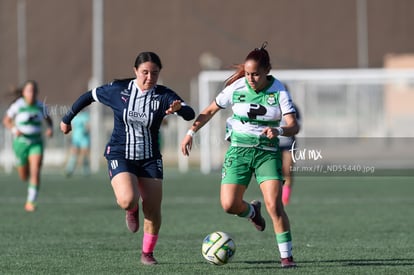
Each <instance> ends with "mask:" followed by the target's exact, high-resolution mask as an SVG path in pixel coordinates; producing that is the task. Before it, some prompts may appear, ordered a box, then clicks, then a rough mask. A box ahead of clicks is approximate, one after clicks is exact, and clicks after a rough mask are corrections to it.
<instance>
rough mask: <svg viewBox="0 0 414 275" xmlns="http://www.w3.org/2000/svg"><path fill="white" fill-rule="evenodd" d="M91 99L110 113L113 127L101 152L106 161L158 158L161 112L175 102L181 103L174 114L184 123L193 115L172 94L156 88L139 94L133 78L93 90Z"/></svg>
mask: <svg viewBox="0 0 414 275" xmlns="http://www.w3.org/2000/svg"><path fill="white" fill-rule="evenodd" d="M92 97H93V99H94V100H95V101H97V102H100V103H102V104H104V105H106V106H109V107H110V108H112V110H113V112H114V128H113V132H112V136H111V139H110V140H109V142H108V144H107V146H106V150H105V157H106V158H107V159H119V158H125V159H128V160H145V159H151V158H160V157H161V153H160V146H159V142H158V140H159V129H160V126H161V123H162V120H163V118H164V117H165V116H166V113H165V111H166V110H167V109H168V108H169V107H170V104H172V102H173V101H175V100H180V101H181V102H182V103H181V105H182V107H181V109H180V110H179V111H178V112H177V114H178V115H181V116H182V117H183V118H184V119H186V120H191V119H193V118H194V116H195V114H194V111H193V109H192V108H191V107H189V106H187V105H186V104H185V103H184V101H183V100H182V99H181V98H180V97H179V96H178V95H177V94H176V93H175V92H174V91H172V90H170V89H169V88H167V87H165V86H161V85H157V86H155V87H154V88H152V89H151V90H149V91H145V92H143V91H141V90H140V89H139V88H138V86H137V85H136V84H135V81H134V79H126V80H116V81H114V82H112V83H110V84H106V85H104V86H101V87H98V88H96V89H93V90H92Z"/></svg>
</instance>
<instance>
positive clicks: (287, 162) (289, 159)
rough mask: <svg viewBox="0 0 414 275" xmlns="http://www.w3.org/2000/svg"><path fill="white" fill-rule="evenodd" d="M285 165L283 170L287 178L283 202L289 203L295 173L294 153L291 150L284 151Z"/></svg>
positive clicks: (284, 203)
mask: <svg viewBox="0 0 414 275" xmlns="http://www.w3.org/2000/svg"><path fill="white" fill-rule="evenodd" d="M282 156H283V166H282V172H283V177H284V178H285V183H284V185H283V195H282V202H283V205H288V204H289V200H290V194H291V191H292V186H293V175H292V169H291V168H292V167H293V160H292V155H291V153H290V152H289V151H287V150H285V151H283V155H282Z"/></svg>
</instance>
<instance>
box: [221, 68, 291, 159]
mask: <svg viewBox="0 0 414 275" xmlns="http://www.w3.org/2000/svg"><path fill="white" fill-rule="evenodd" d="M268 78H269V80H270V84H269V86H268V87H267V88H265V89H264V90H263V91H260V92H256V91H254V90H253V89H252V88H251V87H250V85H249V84H248V83H247V81H246V79H245V78H244V77H243V78H240V79H238V80H236V81H235V82H234V83H232V84H231V85H229V86H227V87H226V88H225V89H224V90H223V91H222V92H221V93H220V94H219V95H218V96H217V97H216V104H217V106H219V107H220V108H223V109H224V108H227V107H229V106H232V110H233V116H232V123H231V124H232V125H231V126H232V129H231V145H232V146H241V147H258V148H261V149H264V150H271V151H277V150H278V143H279V141H278V139H277V138H276V139H272V140H270V139H268V138H267V137H265V136H263V135H262V131H263V129H264V128H266V127H277V126H279V123H280V120H281V118H282V116H283V115H285V114H289V113H295V112H296V110H295V108H294V106H293V104H292V99H291V97H290V94H289V92H288V91H286V88H285V86H284V85H283V84H282V83H281V82H280V81H279V80H277V79H276V78H274V77H273V76H268Z"/></svg>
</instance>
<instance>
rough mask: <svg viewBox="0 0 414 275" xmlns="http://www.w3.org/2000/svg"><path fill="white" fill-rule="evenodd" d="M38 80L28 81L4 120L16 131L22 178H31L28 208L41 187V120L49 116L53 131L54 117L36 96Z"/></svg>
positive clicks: (49, 131) (32, 207)
mask: <svg viewBox="0 0 414 275" xmlns="http://www.w3.org/2000/svg"><path fill="white" fill-rule="evenodd" d="M38 91H39V90H38V85H37V82H35V81H33V80H29V81H26V83H25V84H24V85H23V88H22V89H21V91H19V94H20V93H21V96H20V97H19V98H18V99H17V100H16V101H14V102H13V103H12V104H11V105H10V107H9V109H8V110H7V112H6V115H5V116H4V118H3V124H4V126H5V127H6V128H8V129H10V130H11V131H12V133H13V136H14V140H13V150H14V152H15V154H16V158H17V171H18V174H19V177H20V178H21V179H22V180H23V181H27V180H29V184H28V189H27V200H26V204H25V207H24V208H25V210H26V211H27V212H33V211H35V210H36V199H37V195H38V192H39V187H40V169H41V166H42V159H43V137H42V121H43V120H46V122H47V124H48V128H47V130H46V136H47V137H51V136H52V135H53V128H52V126H53V125H52V119H51V118H50V117H49V115H48V111H47V109H46V106H44V105H43V104H42V103H41V102H40V101H38V100H37V95H38Z"/></svg>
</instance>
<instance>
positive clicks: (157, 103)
mask: <svg viewBox="0 0 414 275" xmlns="http://www.w3.org/2000/svg"><path fill="white" fill-rule="evenodd" d="M159 107H160V101H159V100H153V101H151V109H152V110H153V111H156V110H158V108H159Z"/></svg>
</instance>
